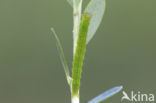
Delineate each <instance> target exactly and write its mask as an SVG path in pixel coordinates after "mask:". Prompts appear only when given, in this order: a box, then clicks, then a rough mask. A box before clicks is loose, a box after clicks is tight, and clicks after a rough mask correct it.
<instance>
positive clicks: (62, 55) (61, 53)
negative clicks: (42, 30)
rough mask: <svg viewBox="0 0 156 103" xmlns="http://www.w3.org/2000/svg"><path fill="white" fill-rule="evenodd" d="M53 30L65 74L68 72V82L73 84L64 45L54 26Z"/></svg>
mask: <svg viewBox="0 0 156 103" xmlns="http://www.w3.org/2000/svg"><path fill="white" fill-rule="evenodd" d="M51 31H52V33H53V34H54V37H55V39H56V46H57V49H58V52H59V55H60V59H61V62H62V65H63V68H64V71H65V74H66V78H67V82H68V84H69V85H71V83H72V78H71V77H70V73H69V68H68V65H67V62H66V58H65V56H64V52H63V48H62V45H61V43H60V40H59V38H58V36H57V34H56V32H55V30H54V29H53V28H51Z"/></svg>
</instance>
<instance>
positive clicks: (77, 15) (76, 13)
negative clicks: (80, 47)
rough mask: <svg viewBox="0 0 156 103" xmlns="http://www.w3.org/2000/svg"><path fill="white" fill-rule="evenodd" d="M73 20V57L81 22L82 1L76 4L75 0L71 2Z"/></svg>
mask: <svg viewBox="0 0 156 103" xmlns="http://www.w3.org/2000/svg"><path fill="white" fill-rule="evenodd" d="M73 5H74V6H73V20H74V27H73V42H74V43H73V55H74V54H75V49H76V45H77V40H78V34H79V26H80V21H81V11H82V0H80V2H79V3H78V4H77V2H76V0H73Z"/></svg>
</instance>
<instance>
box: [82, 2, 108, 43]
mask: <svg viewBox="0 0 156 103" xmlns="http://www.w3.org/2000/svg"><path fill="white" fill-rule="evenodd" d="M105 8H106V3H105V0H91V1H90V2H89V4H88V6H87V7H86V8H85V11H84V13H88V14H90V15H91V17H92V18H91V23H90V27H89V31H88V36H87V43H88V42H89V41H90V40H91V39H92V38H93V36H94V34H95V32H96V30H97V29H98V27H99V25H100V23H101V21H102V18H103V15H104V12H105Z"/></svg>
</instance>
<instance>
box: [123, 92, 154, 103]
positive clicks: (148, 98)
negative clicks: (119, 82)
mask: <svg viewBox="0 0 156 103" xmlns="http://www.w3.org/2000/svg"><path fill="white" fill-rule="evenodd" d="M122 94H123V96H122V98H121V101H124V100H127V101H131V102H154V94H152V93H151V94H146V93H141V92H140V91H138V92H134V91H131V92H130V93H129V94H127V93H126V92H125V91H122Z"/></svg>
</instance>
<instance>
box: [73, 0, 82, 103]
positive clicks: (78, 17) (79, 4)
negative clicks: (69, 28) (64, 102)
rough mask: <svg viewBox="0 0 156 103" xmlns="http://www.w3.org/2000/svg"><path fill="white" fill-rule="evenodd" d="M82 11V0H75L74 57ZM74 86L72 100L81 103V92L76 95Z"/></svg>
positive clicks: (74, 102)
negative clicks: (78, 0)
mask: <svg viewBox="0 0 156 103" xmlns="http://www.w3.org/2000/svg"><path fill="white" fill-rule="evenodd" d="M81 11H82V0H80V2H77V1H76V0H73V22H74V27H73V58H74V55H75V51H76V47H77V40H78V34H79V26H80V21H81ZM72 87H73V86H72V85H71V99H72V100H71V102H72V103H79V93H78V94H77V96H74V93H73V90H72V89H73V88H72Z"/></svg>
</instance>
